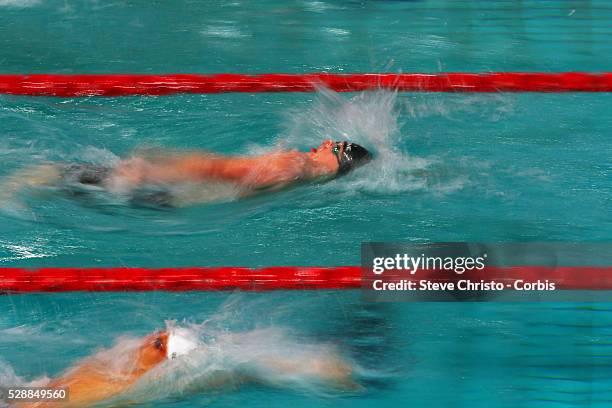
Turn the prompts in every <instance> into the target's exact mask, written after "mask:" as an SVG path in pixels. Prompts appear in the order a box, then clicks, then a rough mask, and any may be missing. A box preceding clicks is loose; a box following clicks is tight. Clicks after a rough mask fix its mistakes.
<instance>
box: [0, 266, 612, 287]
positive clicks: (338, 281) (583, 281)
mask: <svg viewBox="0 0 612 408" xmlns="http://www.w3.org/2000/svg"><path fill="white" fill-rule="evenodd" d="M365 272H366V273H365V274H362V271H361V267H359V266H338V267H307V266H303V267H299V266H277V267H268V268H244V267H211V268H207V267H187V268H125V267H120V268H40V269H24V268H0V293H32V292H73V291H89V292H125V291H177V292H180V291H223V290H236V289H240V290H246V291H269V290H332V289H333V290H335V289H359V288H361V287H364V288H371V284H372V281H373V280H374V279H384V280H385V281H387V282H392V281H399V280H400V279H408V280H412V281H417V282H418V281H419V280H421V279H426V280H431V281H435V282H456V281H457V280H459V279H470V280H472V281H480V280H481V279H483V280H487V281H491V280H496V281H500V282H503V283H511V282H514V281H515V280H517V279H522V280H523V281H525V282H537V281H538V280H539V281H544V280H550V281H552V282H555V283H556V287H557V289H560V290H612V267H592V266H565V267H544V266H508V267H492V266H487V267H486V268H485V269H483V270H481V271H477V270H472V271H469V273H467V272H466V273H465V274H463V275H461V274H455V273H453V272H452V271H433V270H419V271H418V273H415V274H414V275H410V274H409V273H407V272H406V271H401V272H394V271H385V273H384V275H381V276H379V275H374V274H372V273H371V271H369V272H368V271H365Z"/></svg>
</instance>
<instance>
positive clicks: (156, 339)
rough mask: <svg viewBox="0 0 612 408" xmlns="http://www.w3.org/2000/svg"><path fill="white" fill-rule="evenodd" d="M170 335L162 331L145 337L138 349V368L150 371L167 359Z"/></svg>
mask: <svg viewBox="0 0 612 408" xmlns="http://www.w3.org/2000/svg"><path fill="white" fill-rule="evenodd" d="M168 337H169V336H168V333H167V332H165V331H161V332H158V333H154V334H151V335H150V336H147V337H145V339H144V341H143V342H142V345H141V346H140V348H139V349H138V367H139V368H140V369H142V370H145V371H146V370H149V369H151V368H153V367H154V366H156V365H157V364H159V363H161V362H162V361H164V360H165V359H166V355H167V353H168Z"/></svg>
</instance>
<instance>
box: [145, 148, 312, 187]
mask: <svg viewBox="0 0 612 408" xmlns="http://www.w3.org/2000/svg"><path fill="white" fill-rule="evenodd" d="M298 161H299V160H295V159H294V158H292V157H278V156H275V155H273V154H271V155H267V156H259V157H225V156H215V155H203V154H190V155H185V156H181V157H174V158H170V159H166V160H162V161H161V162H158V163H151V164H150V165H149V166H147V169H146V170H145V175H146V177H147V178H148V179H149V180H151V181H154V182H162V183H163V182H181V181H194V182H200V181H210V180H217V181H228V182H234V183H237V184H241V185H245V186H249V187H252V188H265V187H271V186H279V185H281V186H282V185H285V184H289V183H291V182H294V181H296V180H297V179H300V178H301V177H302V176H303V173H304V172H303V166H301V163H299V162H298Z"/></svg>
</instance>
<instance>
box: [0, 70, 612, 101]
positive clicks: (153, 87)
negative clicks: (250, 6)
mask: <svg viewBox="0 0 612 408" xmlns="http://www.w3.org/2000/svg"><path fill="white" fill-rule="evenodd" d="M319 87H326V88H329V89H331V90H334V91H336V92H356V91H366V90H375V89H389V90H395V91H401V92H612V73H611V72H603V73H589V72H558V73H547V72H489V73H461V72H455V73H434V74H428V73H407V74H389V73H355V74H329V73H309V74H260V75H245V74H211V75H200V74H165V75H151V74H75V75H68V74H23V75H10V74H3V75H2V74H0V94H12V95H30V96H59V97H84V96H129V95H152V96H159V95H171V94H178V93H223V92H248V93H255V92H314V91H316V90H317V89H318V88H319Z"/></svg>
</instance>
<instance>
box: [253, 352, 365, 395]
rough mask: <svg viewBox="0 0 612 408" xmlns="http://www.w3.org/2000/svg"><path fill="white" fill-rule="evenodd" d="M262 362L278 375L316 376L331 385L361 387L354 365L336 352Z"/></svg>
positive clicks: (345, 387) (346, 387)
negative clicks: (355, 375) (335, 353)
mask: <svg viewBox="0 0 612 408" xmlns="http://www.w3.org/2000/svg"><path fill="white" fill-rule="evenodd" d="M262 364H263V365H264V367H266V368H267V369H268V370H272V371H273V372H274V373H275V374H277V375H282V376H304V377H314V378H318V379H319V380H322V381H326V382H327V383H328V384H329V385H330V386H333V387H337V388H342V389H346V390H354V389H357V388H360V386H359V385H358V384H357V383H356V382H355V381H354V379H353V367H352V366H351V365H350V364H349V363H348V362H347V361H345V360H343V359H341V358H340V357H339V356H337V355H334V354H330V355H320V356H316V357H310V358H303V359H301V360H300V359H288V358H282V357H278V358H272V359H268V360H266V361H264V362H262Z"/></svg>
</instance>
